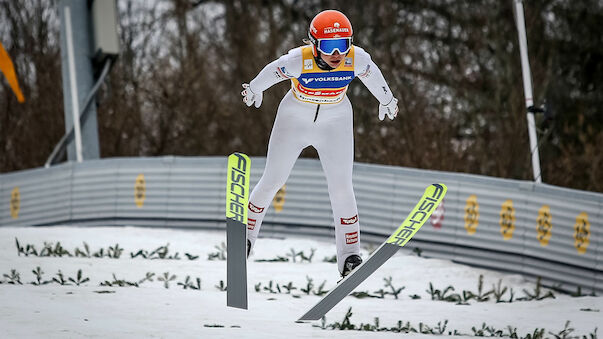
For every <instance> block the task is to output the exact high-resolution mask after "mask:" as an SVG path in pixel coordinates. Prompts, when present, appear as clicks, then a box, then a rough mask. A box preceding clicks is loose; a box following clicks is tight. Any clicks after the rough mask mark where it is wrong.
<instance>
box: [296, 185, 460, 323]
mask: <svg viewBox="0 0 603 339" xmlns="http://www.w3.org/2000/svg"><path fill="white" fill-rule="evenodd" d="M447 190H448V188H447V187H446V185H444V184H433V185H430V186H429V187H427V189H425V193H424V194H423V197H421V200H419V202H418V203H417V205H416V206H415V208H414V209H413V210H412V211H411V212H410V214H408V216H407V217H406V219H405V220H404V222H402V224H401V225H400V227H398V229H397V230H396V231H395V232H394V233H392V235H391V236H390V237H389V238H388V239H387V240H386V241H385V242H384V243H383V244H381V246H379V248H378V249H377V250H376V251H375V252H373V254H372V255H371V256H370V257H369V258H368V259H367V260H366V261H365V262H364V263H362V264H361V265H360V266H358V267H356V269H355V270H353V271H352V273H350V274H349V275H348V276H347V277H345V278H344V279H343V280H342V281H341V282H340V283H339V284H338V285H337V286H336V287H335V288H334V289H332V290H331V291H329V293H327V294H326V295H325V296H324V297H323V298H322V299H321V300H320V301H319V302H318V303H317V304H316V305H314V307H312V308H311V309H310V310H309V311H308V312H306V314H304V315H303V316H302V317H301V318H299V320H319V319H320V318H322V317H323V316H324V315H325V314H326V313H327V312H329V311H330V310H331V309H332V308H333V307H335V305H337V304H338V303H339V302H340V301H341V300H343V298H345V297H346V296H348V295H349V294H350V293H351V292H352V291H353V290H354V289H355V288H356V287H357V286H358V285H360V284H361V283H362V282H363V281H364V280H365V279H366V278H368V277H369V276H370V275H371V274H372V273H373V272H375V271H376V270H377V269H378V268H379V267H381V265H383V263H385V262H386V261H387V260H388V259H389V258H391V257H392V256H393V255H394V254H396V252H397V251H398V249H399V248H400V247H403V246H404V245H406V243H407V242H408V241H409V240H410V238H412V237H413V236H414V235H415V233H417V231H418V230H419V228H421V226H423V224H424V223H425V222H426V221H427V220H428V219H429V217H430V216H431V214H432V213H433V211H434V210H435V209H436V208H437V207H438V205H439V204H440V202H441V201H442V199H443V198H444V196H445V195H446V191H447Z"/></svg>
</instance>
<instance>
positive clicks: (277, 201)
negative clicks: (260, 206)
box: [272, 185, 287, 213]
mask: <svg viewBox="0 0 603 339" xmlns="http://www.w3.org/2000/svg"><path fill="white" fill-rule="evenodd" d="M286 193H287V185H283V187H281V188H280V189H279V190H278V192H276V195H275V196H274V200H272V206H273V207H274V211H275V212H276V213H279V212H280V211H282V210H283V207H284V206H285V194H286Z"/></svg>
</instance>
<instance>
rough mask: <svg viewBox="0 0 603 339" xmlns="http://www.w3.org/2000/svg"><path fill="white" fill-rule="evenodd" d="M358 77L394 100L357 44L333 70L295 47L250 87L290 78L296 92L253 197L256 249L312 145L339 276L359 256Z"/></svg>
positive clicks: (284, 106) (381, 97)
mask: <svg viewBox="0 0 603 339" xmlns="http://www.w3.org/2000/svg"><path fill="white" fill-rule="evenodd" d="M356 76H357V77H358V78H360V80H362V82H363V83H364V84H365V86H366V87H367V88H368V89H369V90H370V92H371V93H372V94H373V95H374V96H375V97H376V98H377V100H378V101H379V102H380V103H381V104H382V105H387V104H388V103H391V102H392V101H393V100H395V99H394V97H393V95H392V93H391V91H390V89H389V86H388V85H387V83H386V82H385V79H384V78H383V75H382V74H381V71H380V70H379V68H378V67H377V65H376V64H375V63H374V62H373V61H372V60H371V57H370V55H369V54H368V53H367V52H365V51H364V50H363V49H362V48H360V47H357V46H352V48H351V50H350V51H349V52H348V54H347V55H346V58H345V60H344V61H342V62H341V64H340V65H339V66H338V67H337V68H336V69H333V70H330V71H325V70H322V69H320V68H319V67H318V66H317V65H316V62H315V60H314V56H313V54H312V47H311V46H302V47H298V48H295V49H293V50H291V51H289V53H288V54H286V55H283V56H282V57H280V58H279V59H277V60H275V61H273V62H271V63H269V64H268V65H267V66H266V67H264V69H262V71H260V73H259V74H258V75H257V76H256V77H255V78H254V79H253V80H252V81H251V82H250V83H249V89H250V90H251V91H252V92H253V93H259V94H261V93H262V92H263V91H265V90H266V89H268V88H269V87H271V86H272V85H274V84H276V83H278V82H280V81H283V80H288V79H289V80H291V90H289V92H288V93H287V94H286V95H285V97H284V98H283V100H282V101H281V102H280V105H279V107H278V111H277V115H276V120H275V122H274V126H273V128H272V133H271V135H270V142H269V144H268V154H267V158H266V167H265V169H264V173H263V175H262V177H261V179H260V181H259V182H258V183H257V185H256V186H255V188H254V189H253V191H252V193H251V196H250V199H249V216H248V218H249V219H248V230H247V235H248V239H249V240H250V241H251V244H252V246H253V244H255V241H256V239H257V237H258V233H259V231H260V227H261V225H262V219H263V218H264V216H265V214H266V211H267V209H268V207H269V205H270V202H271V201H272V199H273V198H274V195H275V194H276V192H277V191H278V190H279V188H281V187H282V186H283V185H284V184H285V182H286V180H287V178H288V177H289V174H290V172H291V169H292V168H293V165H294V164H295V161H296V160H297V158H298V157H299V154H300V153H301V151H302V150H303V149H304V148H306V147H308V146H313V147H314V148H315V149H316V151H317V152H318V156H319V158H320V162H321V164H322V167H323V170H324V173H325V175H326V179H327V183H328V191H329V198H330V200H331V208H332V210H333V219H334V223H335V235H336V236H335V238H336V246H337V263H338V269H339V272H342V270H343V264H344V262H345V259H346V258H347V257H348V256H350V255H352V254H359V251H360V245H359V244H360V242H359V241H360V226H359V219H358V210H357V207H356V198H355V196H354V190H353V187H352V166H353V162H354V133H353V112H352V105H351V103H350V100H349V99H348V98H347V96H346V90H347V87H348V84H349V83H350V82H351V81H352V80H353V79H354V78H355V77H356ZM395 102H397V101H395ZM394 105H395V103H394ZM396 109H397V106H396ZM396 113H397V110H396ZM394 116H395V115H394ZM390 118H392V117H391V116H390Z"/></svg>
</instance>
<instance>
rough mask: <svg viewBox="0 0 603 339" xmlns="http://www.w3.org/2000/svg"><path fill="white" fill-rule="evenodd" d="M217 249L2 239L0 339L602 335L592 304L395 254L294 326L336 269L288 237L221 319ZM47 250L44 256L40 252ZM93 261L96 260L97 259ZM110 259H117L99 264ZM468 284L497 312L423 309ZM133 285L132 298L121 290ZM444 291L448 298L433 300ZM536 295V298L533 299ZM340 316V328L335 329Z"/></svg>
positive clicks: (48, 236)
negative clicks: (321, 314)
mask: <svg viewBox="0 0 603 339" xmlns="http://www.w3.org/2000/svg"><path fill="white" fill-rule="evenodd" d="M17 241H18V243H19V246H20V247H21V248H22V251H23V253H19V250H18V247H17ZM224 242H225V234H224V233H223V232H211V231H198V230H169V229H153V228H134V227H35V228H34V227H21V228H19V227H1V228H0V337H2V338H92V337H98V338H233V337H241V338H285V337H295V338H322V337H341V338H343V337H345V338H350V337H362V338H364V337H391V336H395V335H400V333H399V332H400V331H401V332H402V333H406V332H409V333H408V334H406V335H407V336H413V337H414V336H417V337H418V336H420V337H426V336H435V335H438V334H440V333H441V334H442V335H447V336H448V335H456V336H459V337H463V336H474V335H479V334H480V331H481V334H482V335H484V336H490V335H498V336H509V335H511V334H512V333H515V334H516V335H517V337H526V336H527V335H528V334H531V335H534V333H535V331H542V329H544V331H543V332H541V333H542V334H543V337H551V338H554V337H555V336H559V337H563V335H564V334H568V335H569V336H579V337H582V336H586V337H587V338H591V337H592V336H596V335H597V334H598V333H600V332H601V331H603V296H582V297H572V296H569V295H563V294H559V293H557V292H552V293H553V294H554V298H551V297H548V298H544V299H542V300H535V299H533V300H521V299H531V298H532V297H534V295H535V294H537V291H536V284H534V283H533V282H528V281H527V280H525V279H524V278H523V277H522V276H519V275H505V274H501V273H497V272H493V271H487V270H482V269H476V268H471V267H468V266H464V265H459V264H455V263H452V262H450V261H446V260H438V259H425V258H421V257H418V256H416V255H414V254H410V253H401V252H399V253H398V254H396V255H395V256H394V257H393V258H392V259H390V260H389V261H388V262H387V263H385V265H383V266H382V267H381V268H380V269H379V270H377V271H376V272H375V273H374V274H373V276H371V277H369V279H367V280H366V281H365V282H364V283H363V284H362V285H360V286H359V287H358V288H357V290H356V291H357V292H367V293H368V294H369V295H371V297H367V298H357V297H354V296H348V297H347V298H345V299H344V300H343V301H342V302H341V303H340V304H339V305H337V306H336V307H335V308H334V309H333V310H332V311H331V312H329V313H327V315H326V318H325V319H323V321H315V322H305V323H297V322H296V319H298V318H299V317H300V316H301V315H302V314H303V313H305V311H306V310H308V309H309V308H310V307H311V306H313V305H314V304H315V303H316V302H318V300H319V299H320V297H319V296H317V295H316V294H320V291H321V290H328V289H329V288H331V287H332V286H333V285H334V284H336V282H337V280H338V279H339V277H338V273H337V268H336V265H335V264H334V263H331V262H327V261H325V259H328V258H332V257H333V256H334V254H335V245H334V241H333V242H329V241H317V240H313V239H306V238H299V237H291V238H286V239H272V238H262V239H259V240H258V241H257V243H256V249H255V251H254V253H253V255H252V257H251V258H250V262H249V265H248V274H249V276H248V283H249V310H239V309H233V308H229V307H226V292H225V291H223V288H222V286H221V282H222V283H225V282H226V261H225V260H220V259H221V256H222V255H223V254H224V253H223V249H222V244H223V243H224ZM45 243H46V245H48V246H52V250H49V249H46V250H43V248H44V247H45ZM57 243H60V246H61V247H62V248H63V249H64V251H68V252H69V254H71V255H72V256H71V257H69V256H68V254H66V253H65V252H64V251H61V250H60V248H57ZM85 244H87V246H88V250H86V249H85V247H86V246H85ZM168 244H169V245H168ZM28 245H30V246H29V248H28ZM166 245H167V248H166V247H163V246H166ZM32 246H33V248H32ZM116 247H117V250H116ZM34 248H35V250H36V252H37V255H36V254H34V252H33V249H34ZM76 248H77V250H76ZM101 249H102V250H103V253H102V255H103V256H102V257H96V256H95V254H96V255H97V256H100V253H99V251H100V250H101ZM156 249H159V250H158V251H156V252H155V253H152V252H153V251H154V250H156ZM292 249H293V252H295V255H293V254H292ZM166 250H167V252H166ZM369 250H370V249H365V250H364V253H363V257H364V258H366V257H367V256H368V253H369ZM42 251H43V252H44V253H40V252H42ZM76 251H77V252H78V254H77V255H76ZM145 251H146V253H145ZM60 252H63V255H62V256H60V257H59V256H58V253H60ZM80 252H81V253H80ZM300 252H303V253H300ZM26 253H27V255H26ZM137 253H138V256H136V257H135V258H132V256H134V255H136V254H137ZM88 254H89V256H88ZM116 254H119V258H112V257H108V256H107V255H111V256H116ZM312 254H313V255H312ZM143 255H146V256H147V258H146V259H145V258H144V257H143ZM293 257H295V262H293V261H292V259H293ZM304 257H305V258H304ZM209 258H212V259H213V260H210V259H209ZM285 259H288V260H289V261H288V262H284V261H279V260H285ZM262 260H264V261H262ZM38 269H39V271H37V273H36V272H34V271H36V270H38ZM13 270H14V271H13ZM59 272H60V273H59ZM78 272H80V275H79V277H78ZM480 276H483V285H482V286H483V288H482V294H485V293H486V292H488V291H490V290H492V289H495V290H498V291H499V292H500V294H501V295H500V296H499V299H501V300H502V301H503V302H498V303H497V302H496V300H495V299H496V297H495V296H494V294H490V295H489V296H488V297H489V300H487V301H477V300H476V298H472V299H469V300H468V301H466V302H462V303H460V304H459V303H458V302H454V301H441V300H432V294H433V295H434V297H435V299H437V293H436V292H435V290H440V294H444V295H443V297H444V298H446V297H448V299H453V298H455V297H458V298H461V299H466V298H463V297H464V295H465V297H469V296H470V295H469V293H468V292H469V291H470V292H472V293H473V294H479V290H478V282H479V280H480ZM61 277H62V278H61ZM187 277H188V280H187ZM197 278H199V279H200V284H199V281H198V280H197ZM310 280H311V281H312V284H311V285H312V286H311V288H310V289H309V290H308V285H309V281H310ZM48 281H51V282H48ZM61 281H63V283H64V284H61V283H60V282H61ZM388 281H389V283H388ZM19 282H20V283H21V284H19ZM323 282H325V284H324V285H323V286H322V288H321V284H322V283H323ZM499 282H500V288H495V285H498V284H499ZM78 283H79V285H78ZM135 283H136V284H138V287H135V286H130V284H135ZM120 284H121V285H123V286H119V285H120ZM430 284H431V287H432V289H433V290H432V292H429V289H430ZM199 286H200V289H197V288H198V287H199ZM449 286H452V288H454V290H451V289H448V291H446V292H445V293H444V290H445V289H446V288H447V287H449ZM185 287H186V288H185ZM505 287H506V288H507V290H506V291H505V292H504V293H502V292H503V289H504V288H505ZM256 289H257V290H259V292H258V291H256ZM393 291H396V292H397V293H398V294H397V296H394V294H393V293H392V292H393ZM385 292H388V293H385ZM548 292H550V291H548V290H545V289H542V290H541V291H540V292H539V295H538V296H539V297H544V296H546V295H547V293H548ZM585 292H588V293H590V291H585ZM455 294H456V296H455ZM530 295H531V296H532V297H530ZM377 296H383V298H377ZM350 308H351V312H352V315H351V316H350V317H348V318H347V321H344V319H346V314H347V312H348V311H349V310H350ZM376 321H378V324H377V323H376ZM568 321H569V324H568V325H567V326H566V324H567V322H568ZM342 326H343V327H348V328H349V327H354V328H355V330H340V329H339V328H341V327H342ZM444 326H445V328H444ZM360 327H362V331H358V328H360ZM596 328H598V331H596V330H595V329H596ZM376 329H379V330H380V331H377V330H376ZM564 329H565V332H563V331H564ZM572 329H573V331H571V330H572ZM369 330H374V331H369ZM413 330H414V331H416V332H413ZM497 331H500V332H497ZM419 332H423V333H426V334H421V333H419ZM568 332H569V333H568Z"/></svg>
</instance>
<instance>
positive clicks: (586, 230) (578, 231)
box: [574, 212, 590, 254]
mask: <svg viewBox="0 0 603 339" xmlns="http://www.w3.org/2000/svg"><path fill="white" fill-rule="evenodd" d="M589 238H590V223H589V222H588V214H586V212H582V213H580V214H578V216H577V217H576V224H575V225H574V246H575V247H576V250H577V251H578V253H580V254H584V253H586V248H587V247H588V244H589V243H590V240H589Z"/></svg>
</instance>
